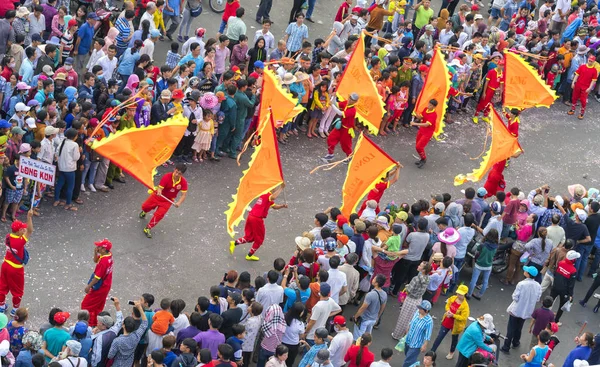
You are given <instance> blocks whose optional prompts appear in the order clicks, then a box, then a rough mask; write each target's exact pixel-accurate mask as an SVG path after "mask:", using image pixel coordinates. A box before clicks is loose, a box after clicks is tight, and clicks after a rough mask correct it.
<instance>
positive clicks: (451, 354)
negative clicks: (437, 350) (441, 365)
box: [446, 352, 454, 359]
mask: <svg viewBox="0 0 600 367" xmlns="http://www.w3.org/2000/svg"><path fill="white" fill-rule="evenodd" d="M452 358H454V353H452V352H450V353H448V354H447V355H446V359H452Z"/></svg>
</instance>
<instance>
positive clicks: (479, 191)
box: [477, 187, 487, 198]
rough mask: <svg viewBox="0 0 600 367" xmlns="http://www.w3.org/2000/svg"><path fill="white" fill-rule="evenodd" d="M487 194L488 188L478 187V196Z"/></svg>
mask: <svg viewBox="0 0 600 367" xmlns="http://www.w3.org/2000/svg"><path fill="white" fill-rule="evenodd" d="M486 195H487V190H486V189H485V187H480V188H478V189H477V196H479V197H481V198H482V197H484V196H486Z"/></svg>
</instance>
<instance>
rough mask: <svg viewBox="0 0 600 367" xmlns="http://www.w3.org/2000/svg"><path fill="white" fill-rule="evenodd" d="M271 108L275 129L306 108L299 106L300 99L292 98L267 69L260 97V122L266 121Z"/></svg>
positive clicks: (264, 73)
mask: <svg viewBox="0 0 600 367" xmlns="http://www.w3.org/2000/svg"><path fill="white" fill-rule="evenodd" d="M307 93H308V92H307ZM269 107H271V113H272V114H273V121H274V122H275V127H280V126H282V125H284V124H286V123H287V122H289V121H291V120H292V119H293V118H294V117H296V116H297V115H298V114H299V113H300V112H302V111H304V107H302V106H301V105H299V104H298V99H297V98H294V97H292V95H291V94H290V93H288V92H286V91H285V90H284V89H283V88H281V86H280V85H279V83H278V82H277V79H276V78H275V73H274V72H272V71H271V70H268V69H265V70H264V72H263V86H262V92H261V97H260V114H259V115H258V116H259V117H258V118H259V120H258V121H259V122H261V121H266V120H264V119H263V117H264V116H267V113H268V111H269Z"/></svg>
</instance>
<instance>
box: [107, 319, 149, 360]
mask: <svg viewBox="0 0 600 367" xmlns="http://www.w3.org/2000/svg"><path fill="white" fill-rule="evenodd" d="M147 328H148V320H142V323H141V324H140V326H139V327H138V328H137V330H136V331H134V332H133V333H131V334H128V335H121V336H119V337H117V338H116V339H115V340H113V342H112V344H111V345H110V350H109V351H108V358H109V359H112V358H114V362H113V366H114V367H131V365H133V354H134V352H135V348H136V347H137V345H138V343H139V342H140V339H141V338H142V335H144V333H145V332H146V329H147Z"/></svg>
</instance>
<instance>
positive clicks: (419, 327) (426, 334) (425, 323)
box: [406, 310, 433, 348]
mask: <svg viewBox="0 0 600 367" xmlns="http://www.w3.org/2000/svg"><path fill="white" fill-rule="evenodd" d="M419 316H420V313H419V310H417V311H415V314H414V316H413V318H412V320H411V321H410V325H409V327H408V334H406V346H408V347H410V348H421V346H423V343H425V341H426V340H430V339H431V332H432V331H433V319H432V318H431V315H430V314H427V315H425V316H423V317H419Z"/></svg>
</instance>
